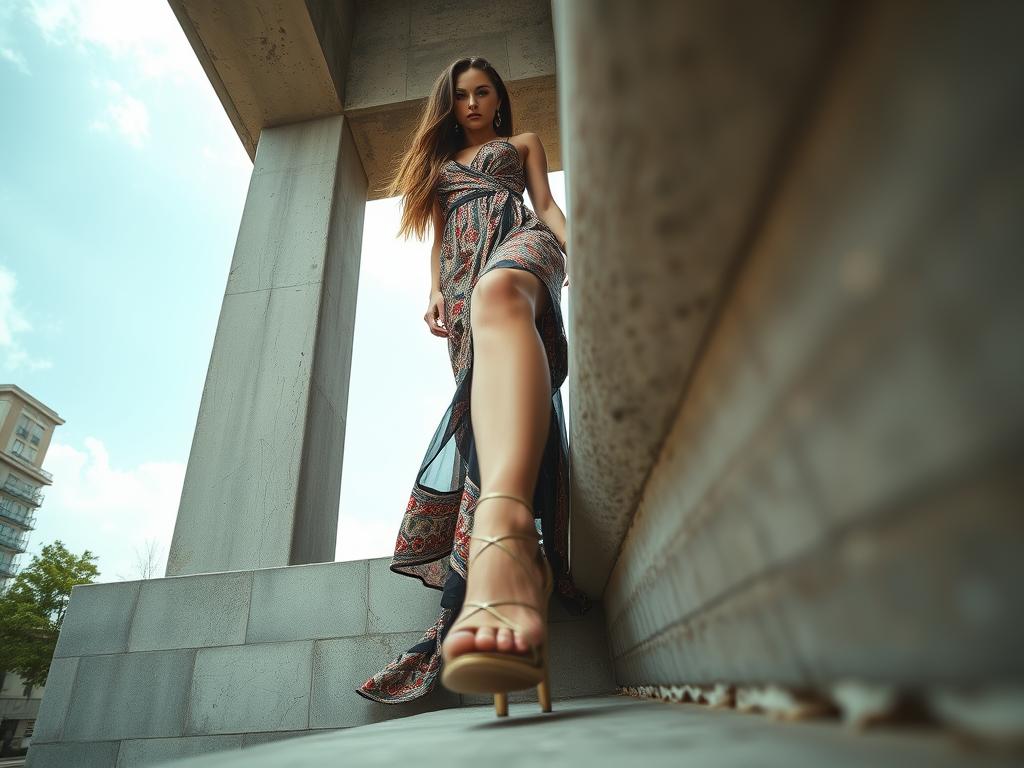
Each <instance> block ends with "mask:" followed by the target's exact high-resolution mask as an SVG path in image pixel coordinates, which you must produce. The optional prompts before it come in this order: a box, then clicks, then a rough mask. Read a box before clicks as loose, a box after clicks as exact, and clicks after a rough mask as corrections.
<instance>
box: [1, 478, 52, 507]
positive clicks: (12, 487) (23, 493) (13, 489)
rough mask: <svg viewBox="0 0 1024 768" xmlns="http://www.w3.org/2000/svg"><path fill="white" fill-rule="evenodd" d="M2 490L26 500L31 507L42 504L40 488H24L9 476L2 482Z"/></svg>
mask: <svg viewBox="0 0 1024 768" xmlns="http://www.w3.org/2000/svg"><path fill="white" fill-rule="evenodd" d="M3 490H4V491H6V492H7V493H9V494H11V495H12V496H17V497H18V498H19V499H22V500H24V501H27V502H28V503H29V504H31V505H32V506H33V507H39V506H42V504H43V492H42V491H41V490H39V489H38V488H32V489H27V488H24V487H23V486H22V485H21V484H20V483H18V482H16V481H14V480H12V479H10V478H8V479H7V482H6V483H4V484H3Z"/></svg>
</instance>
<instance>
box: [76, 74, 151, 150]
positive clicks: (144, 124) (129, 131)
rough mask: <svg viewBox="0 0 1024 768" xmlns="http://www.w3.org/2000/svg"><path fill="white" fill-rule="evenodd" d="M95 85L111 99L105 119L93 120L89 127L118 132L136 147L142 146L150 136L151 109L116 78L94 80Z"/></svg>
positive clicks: (106, 131) (101, 130) (105, 131)
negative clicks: (99, 81)
mask: <svg viewBox="0 0 1024 768" xmlns="http://www.w3.org/2000/svg"><path fill="white" fill-rule="evenodd" d="M93 87H96V88H102V89H104V90H106V91H107V92H108V94H109V98H110V101H109V102H108V103H107V107H106V110H105V113H104V118H103V119H97V120H93V121H92V122H91V123H90V124H89V127H90V128H91V129H92V130H94V131H98V132H100V133H110V132H111V131H116V132H117V133H119V134H121V135H122V136H124V137H125V138H126V139H128V141H129V143H131V144H132V146H135V147H141V146H142V145H143V144H144V143H145V141H146V139H148V138H149V110H147V109H146V105H145V104H144V103H143V102H142V101H141V100H140V99H137V98H135V97H134V96H132V95H131V94H129V93H127V92H126V91H125V88H124V86H123V85H121V84H120V83H118V82H117V81H116V80H107V81H105V82H103V83H98V82H95V81H94V82H93Z"/></svg>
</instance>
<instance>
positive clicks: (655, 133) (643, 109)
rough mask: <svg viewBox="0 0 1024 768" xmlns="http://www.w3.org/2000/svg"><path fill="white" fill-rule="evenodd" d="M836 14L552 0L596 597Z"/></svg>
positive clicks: (583, 562)
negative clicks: (554, 0)
mask: <svg viewBox="0 0 1024 768" xmlns="http://www.w3.org/2000/svg"><path fill="white" fill-rule="evenodd" d="M836 6H837V4H836V3H831V2H819V1H818V0H811V1H810V2H807V1H804V0H795V1H793V2H783V3H781V4H780V3H747V2H719V1H718V0H709V1H707V2H690V3H678V2H674V1H673V0H661V1H659V2H652V3H645V4H644V10H643V12H642V13H638V12H637V9H636V7H635V6H634V5H632V4H630V3H569V2H555V3H554V6H553V7H554V14H555V17H556V25H555V26H556V31H557V37H556V41H557V48H558V81H559V94H560V102H559V110H560V113H561V124H562V126H563V128H564V130H563V135H564V138H563V140H564V141H565V143H566V151H565V153H564V154H565V162H566V197H567V203H568V208H569V210H568V212H567V218H568V222H569V229H570V234H569V240H570V243H569V254H570V271H571V273H572V286H571V287H570V290H571V291H572V296H573V300H572V303H571V315H570V317H569V319H568V325H569V336H570V339H571V345H570V354H571V356H572V360H571V363H570V365H571V370H572V374H571V376H572V378H571V379H570V386H571V390H570V395H571V396H570V403H571V408H572V411H571V414H570V419H569V421H570V430H571V435H570V440H569V443H570V451H571V454H572V466H573V480H572V485H573V489H572V507H573V526H572V551H573V555H574V558H573V561H572V569H573V572H574V574H575V578H576V580H577V582H578V583H579V584H580V585H581V587H582V588H583V589H584V590H585V591H587V592H588V593H589V594H593V595H600V594H602V592H603V591H604V588H605V583H606V581H607V579H608V575H609V573H610V572H611V569H612V565H613V564H614V562H615V558H616V556H617V553H618V550H619V547H620V546H621V543H622V540H623V538H624V537H625V535H626V530H627V528H628V527H629V525H630V521H631V519H632V515H633V512H634V511H635V509H636V505H637V503H638V499H639V496H640V493H641V489H642V487H643V484H644V482H645V480H646V478H647V476H648V474H649V472H650V470H651V466H652V465H653V464H654V462H655V460H656V459H657V456H658V453H659V451H660V449H661V445H662V442H663V441H664V439H665V435H666V434H667V432H668V429H669V427H670V425H671V423H672V420H673V418H674V416H675V414H676V412H677V411H678V408H679V401H680V398H681V396H682V394H683V392H684V390H685V387H686V383H687V381H688V380H689V378H690V376H691V375H692V372H693V366H694V362H695V360H696V358H697V354H698V350H699V347H700V344H701V339H702V338H703V336H704V335H705V333H706V331H707V328H708V325H709V322H710V321H711V315H712V310H713V308H714V307H715V306H716V304H718V303H719V302H720V301H721V298H722V296H723V293H724V291H725V288H726V283H727V276H728V273H729V270H730V269H731V268H732V266H733V265H734V264H735V262H736V260H737V258H738V256H739V255H740V254H741V253H742V251H743V250H744V248H745V247H747V246H748V243H749V238H750V235H751V231H752V230H753V229H754V228H755V227H756V226H757V221H758V218H759V214H760V211H761V209H762V208H763V206H764V203H765V199H766V194H767V193H768V190H769V189H770V187H771V184H772V182H773V179H774V174H775V172H776V171H777V169H778V167H779V166H780V164H781V163H782V161H783V160H784V159H785V158H786V157H787V151H788V150H787V147H788V144H787V142H788V141H789V140H790V139H791V133H792V129H793V126H794V123H795V122H796V118H797V117H798V116H799V115H800V114H801V113H802V112H803V111H804V110H805V109H806V102H807V99H808V97H809V95H810V94H811V93H812V92H813V85H814V83H815V81H816V79H817V77H818V76H819V72H820V70H821V67H822V64H823V59H824V58H825V57H826V53H827V50H828V48H829V47H830V46H831V45H832V43H833V40H834V37H835V34H834V29H835V15H836V14H835V8H836ZM611 318H614V321H612V320H610V319H611ZM584 553H585V554H584Z"/></svg>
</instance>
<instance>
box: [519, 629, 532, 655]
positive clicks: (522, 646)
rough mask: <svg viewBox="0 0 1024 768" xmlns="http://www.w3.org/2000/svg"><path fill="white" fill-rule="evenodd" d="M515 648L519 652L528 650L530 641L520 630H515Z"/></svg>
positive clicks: (527, 651)
mask: <svg viewBox="0 0 1024 768" xmlns="http://www.w3.org/2000/svg"><path fill="white" fill-rule="evenodd" d="M516 650H517V651H519V652H520V653H529V651H530V643H529V641H528V640H527V639H526V635H524V634H523V633H522V632H516Z"/></svg>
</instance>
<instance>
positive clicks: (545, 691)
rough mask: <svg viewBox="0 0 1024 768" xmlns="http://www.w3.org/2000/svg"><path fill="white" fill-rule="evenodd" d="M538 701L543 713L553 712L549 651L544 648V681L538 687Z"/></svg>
mask: <svg viewBox="0 0 1024 768" xmlns="http://www.w3.org/2000/svg"><path fill="white" fill-rule="evenodd" d="M537 701H538V702H540V711H541V712H550V711H551V680H550V677H549V675H548V649H547V648H546V647H545V648H544V679H543V680H541V681H540V684H539V685H538V686H537Z"/></svg>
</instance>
